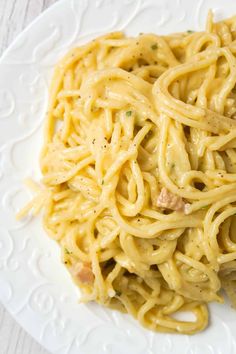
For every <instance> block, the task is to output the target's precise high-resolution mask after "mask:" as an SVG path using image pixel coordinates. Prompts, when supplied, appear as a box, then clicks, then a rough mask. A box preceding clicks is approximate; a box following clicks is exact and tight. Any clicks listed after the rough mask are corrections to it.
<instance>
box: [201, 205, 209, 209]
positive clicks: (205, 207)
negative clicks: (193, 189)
mask: <svg viewBox="0 0 236 354" xmlns="http://www.w3.org/2000/svg"><path fill="white" fill-rule="evenodd" d="M208 206H209V205H204V206H203V207H202V208H201V209H207V208H208Z"/></svg>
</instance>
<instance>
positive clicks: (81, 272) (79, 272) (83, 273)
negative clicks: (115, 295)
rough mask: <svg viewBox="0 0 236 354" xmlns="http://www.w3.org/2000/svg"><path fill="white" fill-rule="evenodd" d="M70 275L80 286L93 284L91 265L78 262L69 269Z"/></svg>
mask: <svg viewBox="0 0 236 354" xmlns="http://www.w3.org/2000/svg"><path fill="white" fill-rule="evenodd" d="M71 274H72V276H73V277H75V278H77V279H78V281H79V282H80V283H82V284H87V285H92V283H93V282H94V274H93V271H92V267H91V263H82V262H79V263H77V264H75V265H74V266H73V267H71Z"/></svg>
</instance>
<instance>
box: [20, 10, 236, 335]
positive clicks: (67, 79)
mask: <svg viewBox="0 0 236 354" xmlns="http://www.w3.org/2000/svg"><path fill="white" fill-rule="evenodd" d="M40 164H41V171H42V175H43V178H42V186H40V187H38V185H37V184H35V183H34V182H32V181H31V182H29V184H30V187H31V188H33V189H34V190H35V192H36V195H35V197H34V199H33V200H32V201H31V202H30V203H29V205H27V206H26V207H25V208H24V209H23V210H22V211H21V212H20V213H19V215H18V216H19V217H22V216H23V215H25V214H26V213H28V212H29V210H30V209H32V211H33V213H35V214H37V213H38V212H39V210H41V209H42V208H43V210H44V214H43V223H44V227H45V229H46V231H47V233H48V235H49V236H50V237H51V238H53V239H54V240H56V241H57V242H58V243H59V244H60V246H61V249H62V260H63V262H64V263H65V265H66V267H67V268H68V270H69V272H70V273H71V275H72V277H73V279H74V281H75V282H76V284H77V285H78V286H79V287H80V288H81V290H82V294H83V295H82V301H85V302H87V301H96V302H98V303H99V304H101V305H105V306H108V307H111V308H113V309H117V310H119V311H122V312H128V313H129V314H131V315H132V316H133V317H135V318H136V319H137V320H138V321H139V322H140V323H141V324H142V325H143V326H145V327H147V328H149V329H151V330H156V331H161V332H177V333H187V334H193V333H196V332H198V331H201V330H203V329H204V328H205V327H206V326H207V324H208V309H207V304H208V303H210V302H214V301H217V302H220V303H222V302H223V301H224V300H223V297H222V295H221V293H220V290H221V289H222V288H223V289H225V290H226V292H227V294H228V296H229V297H230V299H231V301H232V304H233V305H234V306H236V292H235V291H236V17H233V18H230V19H227V20H225V21H222V22H218V23H214V22H213V19H212V13H211V12H210V13H209V16H208V20H207V25H206V30H205V32H193V31H187V32H185V33H177V34H172V35H168V36H158V35H155V34H140V35H139V36H138V37H136V38H127V37H125V36H124V35H123V34H122V33H120V32H115V33H110V34H107V35H104V36H102V37H99V38H97V39H95V40H94V41H92V42H90V43H88V44H86V45H84V46H82V47H78V48H74V49H72V50H71V51H70V52H69V53H68V54H67V55H66V56H65V57H64V58H63V59H62V60H61V61H60V62H59V64H58V65H57V67H56V69H55V73H54V76H53V80H52V84H51V88H50V98H49V105H48V112H47V120H46V127H45V136H44V146H43V149H42V153H41V157H40ZM179 312H192V313H193V315H194V317H195V319H194V320H193V321H186V320H181V319H179V318H178V316H177V315H176V314H177V313H179Z"/></svg>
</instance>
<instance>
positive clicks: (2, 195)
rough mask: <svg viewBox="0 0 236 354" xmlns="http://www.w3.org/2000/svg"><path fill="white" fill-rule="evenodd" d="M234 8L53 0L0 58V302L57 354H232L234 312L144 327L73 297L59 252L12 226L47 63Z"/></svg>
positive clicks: (30, 228) (33, 147)
mask: <svg viewBox="0 0 236 354" xmlns="http://www.w3.org/2000/svg"><path fill="white" fill-rule="evenodd" d="M209 8H213V10H214V12H215V14H216V17H217V19H220V18H223V17H226V16H231V15H233V14H236V1H233V0H224V1H222V0H198V1H197V0H146V1H145V0H143V1H142V0H97V1H95V0H74V1H70V0H62V1H59V2H57V3H56V4H55V5H54V6H53V7H51V8H50V9H49V10H48V11H46V12H45V13H44V14H43V15H42V16H40V17H39V18H38V19H37V20H36V21H34V23H33V24H32V25H31V26H30V27H28V28H27V29H26V30H25V31H24V32H23V33H22V34H21V35H20V36H19V37H18V38H17V40H16V41H15V42H14V43H13V44H12V45H11V47H10V48H9V49H8V51H7V52H6V53H5V55H4V56H3V57H2V59H1V61H0V299H1V301H2V302H3V304H4V305H5V306H6V308H7V309H8V310H9V311H10V312H11V313H12V314H13V316H14V317H15V319H16V320H17V321H18V322H19V323H20V324H21V325H22V327H24V328H25V329H26V330H27V331H28V332H29V333H30V334H31V335H32V336H33V337H34V338H35V339H36V340H37V341H39V342H40V343H41V344H42V345H43V346H44V347H46V348H47V349H48V350H49V351H51V352H52V353H57V354H82V353H83V354H85V353H86V354H95V353H96V354H100V353H104V354H105V353H107V354H127V353H128V354H164V353H165V354H170V353H174V354H231V353H232V354H233V353H236V341H235V339H234V337H235V328H236V312H234V311H233V310H232V309H230V307H229V306H226V305H224V306H222V305H213V306H211V324H210V326H209V328H208V329H207V330H206V331H204V332H203V333H201V334H197V335H195V336H192V337H190V336H186V335H168V334H166V335H165V334H158V333H157V334H156V333H152V332H148V331H147V330H144V329H143V328H141V326H139V324H138V323H137V322H135V321H134V320H133V319H132V318H131V317H130V316H127V315H122V314H120V313H117V312H113V311H111V310H106V309H103V308H101V307H99V306H97V305H95V304H91V305H88V306H85V305H79V304H78V303H77V298H78V290H77V289H76V288H75V286H74V285H73V284H72V281H71V279H70V277H69V275H68V274H67V272H66V270H65V269H64V267H63V266H62V264H61V262H60V254H59V249H58V247H57V245H56V243H54V242H53V241H51V240H50V239H49V238H48V237H47V236H46V235H45V232H44V231H43V229H42V227H41V225H40V221H39V220H38V219H33V220H32V219H30V218H28V219H27V220H25V221H24V222H21V223H19V222H16V220H15V212H16V210H17V209H18V208H19V207H21V206H22V205H23V204H24V203H25V201H26V200H28V199H29V195H28V193H27V191H26V190H25V188H24V187H23V186H22V179H23V178H24V177H26V176H34V177H36V178H37V176H38V154H39V150H40V145H41V140H42V120H43V118H44V113H45V109H46V104H47V93H48V83H49V79H50V77H51V74H52V68H53V65H54V64H55V63H56V62H57V60H58V58H60V57H61V56H62V55H63V54H64V53H66V52H67V50H68V49H69V48H70V47H72V46H74V45H78V44H80V43H84V42H86V41H88V40H90V39H91V38H94V37H96V36H97V35H99V34H101V33H104V32H108V31H113V30H125V32H126V33H128V34H133V35H137V34H138V33H139V32H155V33H170V32H177V31H181V30H187V29H194V30H198V29H202V28H203V27H204V23H205V19H206V14H207V11H208V9H209Z"/></svg>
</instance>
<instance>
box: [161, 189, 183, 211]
mask: <svg viewBox="0 0 236 354" xmlns="http://www.w3.org/2000/svg"><path fill="white" fill-rule="evenodd" d="M157 206H158V207H160V208H167V209H171V210H175V211H184V210H185V203H184V201H183V199H182V198H181V197H179V196H178V195H175V194H173V193H172V192H170V191H168V189H166V188H165V187H163V188H162V189H161V193H160V194H159V197H158V199H157Z"/></svg>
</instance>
